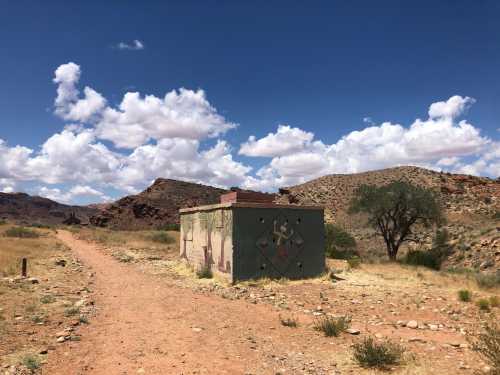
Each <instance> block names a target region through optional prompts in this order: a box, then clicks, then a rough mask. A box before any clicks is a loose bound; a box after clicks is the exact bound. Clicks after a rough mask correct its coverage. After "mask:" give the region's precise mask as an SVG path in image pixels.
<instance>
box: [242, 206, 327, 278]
mask: <svg viewBox="0 0 500 375" xmlns="http://www.w3.org/2000/svg"><path fill="white" fill-rule="evenodd" d="M232 210H233V223H234V225H233V264H234V266H233V275H232V276H233V280H246V279H253V278H261V277H271V278H280V277H286V278H291V279H297V278H306V277H314V276H317V275H320V274H321V273H322V272H324V269H325V251H324V248H325V246H324V237H325V234H324V222H323V210H322V209H300V208H250V207H233V208H232Z"/></svg>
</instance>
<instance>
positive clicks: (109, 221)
mask: <svg viewBox="0 0 500 375" xmlns="http://www.w3.org/2000/svg"><path fill="white" fill-rule="evenodd" d="M226 192H227V190H224V189H219V188H215V187H212V186H206V185H201V184H195V183H191V182H184V181H177V180H170V179H164V178H158V179H157V180H156V181H155V182H154V183H153V184H152V185H151V186H150V187H148V188H147V189H146V190H144V191H143V192H141V193H139V194H137V195H129V196H126V197H124V198H121V199H119V200H117V201H116V202H114V203H111V204H108V205H106V206H104V207H101V210H100V212H99V213H98V214H96V215H94V216H93V217H92V218H91V219H90V221H91V223H92V224H93V225H95V226H99V227H109V228H113V229H150V228H151V229H153V228H161V227H164V226H165V225H168V224H176V223H178V222H179V208H182V207H194V206H198V205H204V204H212V203H217V202H219V197H220V195H221V194H224V193H226Z"/></svg>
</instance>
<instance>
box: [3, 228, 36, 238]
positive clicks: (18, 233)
mask: <svg viewBox="0 0 500 375" xmlns="http://www.w3.org/2000/svg"><path fill="white" fill-rule="evenodd" d="M4 236H6V237H17V238H38V237H40V234H38V233H37V232H35V231H34V230H31V229H28V228H25V227H12V228H9V229H7V230H6V231H5V233H4Z"/></svg>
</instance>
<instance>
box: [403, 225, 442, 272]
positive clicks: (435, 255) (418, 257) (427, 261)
mask: <svg viewBox="0 0 500 375" xmlns="http://www.w3.org/2000/svg"><path fill="white" fill-rule="evenodd" d="M448 240H449V234H448V231H447V230H446V228H442V229H438V230H436V233H435V235H434V238H433V240H432V248H431V249H430V250H427V251H424V250H411V251H409V252H408V253H407V254H406V258H405V260H404V262H405V263H406V264H409V265H412V266H423V267H427V268H431V269H433V270H439V269H441V264H442V263H443V262H444V261H445V260H446V258H447V257H448V255H450V254H451V251H452V249H451V246H450V245H449V244H448Z"/></svg>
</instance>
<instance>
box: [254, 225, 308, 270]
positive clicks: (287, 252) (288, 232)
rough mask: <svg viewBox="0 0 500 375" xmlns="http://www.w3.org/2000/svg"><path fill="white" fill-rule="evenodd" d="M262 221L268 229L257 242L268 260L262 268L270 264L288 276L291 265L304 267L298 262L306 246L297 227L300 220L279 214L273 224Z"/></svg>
mask: <svg viewBox="0 0 500 375" xmlns="http://www.w3.org/2000/svg"><path fill="white" fill-rule="evenodd" d="M261 223H263V224H264V225H266V229H265V230H264V232H263V233H262V234H261V236H260V237H259V238H258V239H257V242H256V245H257V247H258V248H259V250H260V253H261V254H262V256H263V258H264V259H265V260H266V263H265V264H262V265H261V269H262V270H264V269H265V268H266V267H267V266H269V267H272V268H273V269H274V270H275V271H276V272H278V273H279V274H280V275H281V276H286V273H287V271H288V270H289V268H290V267H291V265H293V264H296V265H298V267H302V264H301V263H300V262H297V259H298V257H299V255H300V252H301V250H302V249H303V247H304V239H303V237H302V235H301V234H300V232H299V229H298V228H297V227H298V226H299V223H300V222H299V221H297V222H295V223H292V222H291V221H289V220H288V218H287V217H285V216H283V215H279V216H277V217H276V218H274V219H273V220H272V222H271V224H267V223H264V221H263V219H262V221H261Z"/></svg>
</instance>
